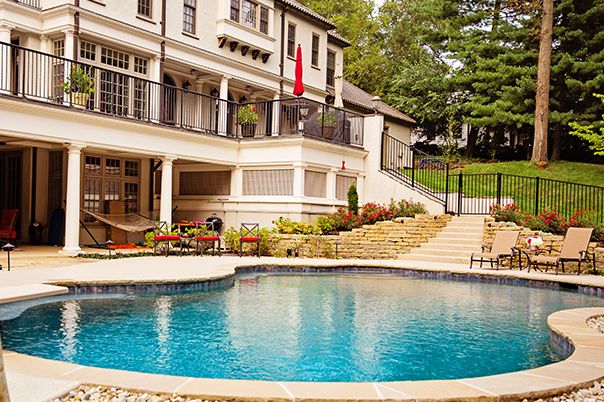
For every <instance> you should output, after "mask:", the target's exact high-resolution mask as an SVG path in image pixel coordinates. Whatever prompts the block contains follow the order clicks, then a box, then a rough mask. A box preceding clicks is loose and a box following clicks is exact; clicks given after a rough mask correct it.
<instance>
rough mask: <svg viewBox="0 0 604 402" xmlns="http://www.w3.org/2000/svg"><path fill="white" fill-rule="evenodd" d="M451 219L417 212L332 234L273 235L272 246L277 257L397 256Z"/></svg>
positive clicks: (366, 257) (417, 244)
mask: <svg viewBox="0 0 604 402" xmlns="http://www.w3.org/2000/svg"><path fill="white" fill-rule="evenodd" d="M450 220H451V216H450V215H417V216H416V217H415V218H397V219H395V220H394V221H385V222H377V223H376V224H375V225H364V226H363V227H361V228H357V229H353V230H352V231H350V232H341V233H340V234H339V235H333V236H305V235H275V236H274V237H273V238H272V239H271V241H272V242H273V244H272V249H273V250H274V255H275V256H278V257H286V256H292V257H293V256H296V255H297V256H298V257H302V258H336V254H337V258H352V259H372V260H381V259H396V258H397V256H398V254H405V253H408V252H409V251H411V249H412V248H414V247H418V246H419V245H421V244H422V243H425V242H427V241H428V240H430V239H431V238H432V237H434V236H435V235H436V234H437V233H439V232H440V231H441V230H442V228H443V227H445V226H446V225H447V223H448V222H449V221H450Z"/></svg>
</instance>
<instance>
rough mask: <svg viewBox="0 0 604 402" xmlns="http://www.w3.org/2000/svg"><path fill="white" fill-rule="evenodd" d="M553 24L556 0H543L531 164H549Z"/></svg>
mask: <svg viewBox="0 0 604 402" xmlns="http://www.w3.org/2000/svg"><path fill="white" fill-rule="evenodd" d="M553 24H554V0H543V15H542V17H541V34H540V37H539V64H538V67H537V94H536V97H535V100H536V107H535V138H534V140H533V156H532V157H531V162H542V163H544V164H547V126H548V119H549V81H550V74H551V61H552V30H553Z"/></svg>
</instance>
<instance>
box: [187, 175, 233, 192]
mask: <svg viewBox="0 0 604 402" xmlns="http://www.w3.org/2000/svg"><path fill="white" fill-rule="evenodd" d="M178 182H179V189H178V193H179V194H180V195H229V194H230V193H231V172H230V171H217V172H180V179H179V181H178Z"/></svg>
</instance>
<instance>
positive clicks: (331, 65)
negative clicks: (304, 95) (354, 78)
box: [327, 50, 336, 87]
mask: <svg viewBox="0 0 604 402" xmlns="http://www.w3.org/2000/svg"><path fill="white" fill-rule="evenodd" d="M335 82H336V54H335V53H334V52H332V51H330V50H328V51H327V85H329V86H330V87H333V86H334V84H335Z"/></svg>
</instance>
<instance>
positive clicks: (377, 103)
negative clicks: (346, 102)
mask: <svg viewBox="0 0 604 402" xmlns="http://www.w3.org/2000/svg"><path fill="white" fill-rule="evenodd" d="M381 101H382V99H381V98H380V97H379V96H374V97H373V98H371V103H372V105H373V112H374V113H375V114H377V112H378V111H379V108H380V102H381Z"/></svg>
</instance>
